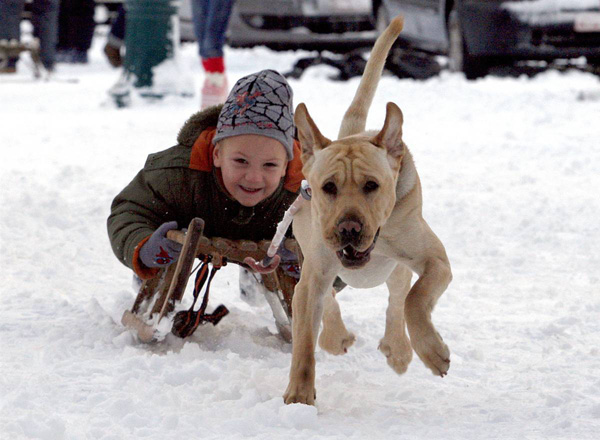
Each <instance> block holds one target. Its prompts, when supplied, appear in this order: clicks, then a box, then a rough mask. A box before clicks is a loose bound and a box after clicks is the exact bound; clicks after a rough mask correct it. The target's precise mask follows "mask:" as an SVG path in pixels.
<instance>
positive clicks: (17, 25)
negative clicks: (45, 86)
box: [0, 0, 59, 69]
mask: <svg viewBox="0 0 600 440" xmlns="http://www.w3.org/2000/svg"><path fill="white" fill-rule="evenodd" d="M24 6H25V0H0V39H8V40H12V39H15V40H20V39H21V14H22V13H23V7H24ZM58 6H59V0H33V4H32V5H31V23H32V24H33V35H34V37H36V38H38V39H39V40H40V58H41V59H42V64H43V65H44V67H46V68H47V69H52V68H53V67H54V58H55V55H56V40H57V39H58ZM14 63H16V60H12V61H11V62H10V63H9V64H13V65H14Z"/></svg>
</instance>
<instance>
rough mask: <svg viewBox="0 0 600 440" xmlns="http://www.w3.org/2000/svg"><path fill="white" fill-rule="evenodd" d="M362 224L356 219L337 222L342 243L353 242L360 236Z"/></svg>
mask: <svg viewBox="0 0 600 440" xmlns="http://www.w3.org/2000/svg"><path fill="white" fill-rule="evenodd" d="M361 230H362V225H361V224H360V222H358V221H356V220H344V221H341V222H340V223H339V224H338V232H339V234H340V237H341V238H342V242H343V244H348V243H352V242H355V241H356V240H357V239H358V237H359V236H360V231H361Z"/></svg>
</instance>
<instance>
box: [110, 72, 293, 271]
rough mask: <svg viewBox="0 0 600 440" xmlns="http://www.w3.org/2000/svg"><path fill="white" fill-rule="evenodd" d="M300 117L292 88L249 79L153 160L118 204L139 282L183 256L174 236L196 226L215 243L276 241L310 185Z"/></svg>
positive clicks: (117, 234) (115, 216)
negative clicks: (305, 183)
mask: <svg viewBox="0 0 600 440" xmlns="http://www.w3.org/2000/svg"><path fill="white" fill-rule="evenodd" d="M292 109H293V103H292V90H291V88H290V86H289V85H288V83H287V81H286V80H285V78H284V77H283V76H281V75H280V74H279V73H277V72H275V71H273V70H263V71H260V72H257V73H254V74H251V75H248V76H246V77H243V78H241V79H240V80H239V81H238V82H237V83H236V84H235V86H234V87H233V89H232V91H231V92H230V94H229V97H228V98H227V101H226V102H225V104H224V105H223V106H222V107H211V108H209V109H207V110H205V111H202V112H199V113H196V114H195V115H193V116H192V117H191V118H190V119H189V120H188V121H187V122H186V123H185V124H184V126H183V128H182V129H181V130H180V132H179V135H178V137H177V141H178V144H177V145H176V146H174V147H172V148H169V149H168V150H165V151H162V152H159V153H156V154H151V155H150V156H148V159H147V161H146V164H145V166H144V168H143V169H142V170H141V171H140V172H139V173H138V174H137V176H136V177H135V178H134V179H133V181H132V182H131V183H130V184H129V185H127V187H125V188H124V189H123V190H122V191H121V192H120V193H119V194H118V195H117V196H116V197H115V199H114V200H113V203H112V205H111V214H110V216H109V218H108V234H109V238H110V242H111V246H112V249H113V251H114V253H115V255H116V256H117V258H119V260H120V261H121V262H122V263H123V264H125V265H126V266H128V267H129V268H131V269H133V270H134V271H135V273H136V274H137V275H138V276H139V277H140V278H142V279H149V278H153V277H155V276H156V275H157V274H158V272H159V270H160V269H161V268H164V267H166V266H168V265H170V264H172V263H174V262H175V261H177V258H178V257H179V253H180V251H181V245H179V244H178V243H175V242H173V241H171V240H169V239H167V238H166V234H167V232H168V231H169V230H171V229H177V228H182V227H186V226H187V225H188V224H189V222H190V221H191V220H192V219H193V218H194V217H201V218H202V219H204V221H205V227H204V235H205V236H207V237H224V238H229V239H232V240H239V239H246V240H254V241H259V240H263V239H270V238H272V236H273V234H274V233H275V230H276V227H277V223H278V222H279V221H280V220H281V218H282V217H283V214H284V212H285V210H286V209H287V208H288V207H289V206H290V204H291V203H292V202H293V201H294V200H295V198H296V196H297V193H298V191H299V189H300V183H301V181H302V178H303V177H302V174H301V169H302V163H301V161H300V146H299V144H298V142H297V141H296V140H295V139H294V135H295V126H294V121H293V110H292Z"/></svg>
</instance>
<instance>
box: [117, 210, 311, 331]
mask: <svg viewBox="0 0 600 440" xmlns="http://www.w3.org/2000/svg"><path fill="white" fill-rule="evenodd" d="M203 230H204V221H203V220H202V219H200V218H195V219H193V220H192V221H191V222H190V224H189V227H188V229H187V230H185V231H169V232H168V233H167V237H168V238H169V239H171V240H173V241H177V242H178V243H181V244H182V245H183V248H182V250H181V255H180V257H179V259H178V260H177V263H176V264H172V265H171V266H169V267H167V268H166V269H163V270H161V272H160V273H159V275H158V276H156V277H154V278H152V279H149V280H146V281H144V282H143V283H142V285H141V287H140V289H139V292H138V294H137V297H136V299H135V302H134V304H133V307H132V308H131V310H126V311H125V312H124V313H123V317H122V319H121V322H122V324H123V325H124V326H126V327H128V328H131V329H133V330H135V331H136V332H137V334H138V336H139V338H140V340H141V341H143V342H150V341H152V340H154V339H155V335H156V330H157V326H158V324H159V323H160V321H161V320H162V319H163V318H164V317H165V316H166V315H167V314H169V313H171V312H173V311H174V310H175V305H176V304H177V303H179V302H181V299H182V297H183V294H184V292H185V289H186V286H187V284H188V279H189V278H190V277H191V275H192V274H193V272H194V268H193V266H194V263H195V261H196V259H199V260H200V261H201V264H200V266H199V268H198V269H197V274H196V280H195V284H194V301H193V304H192V306H191V307H190V309H189V310H187V311H180V312H178V313H177V314H176V315H175V317H174V319H173V327H172V330H171V332H172V333H173V334H175V335H176V336H179V337H182V338H184V337H186V336H189V335H191V334H192V333H193V332H194V331H195V330H196V328H197V327H198V326H199V325H201V324H203V323H206V322H211V323H213V325H216V324H217V323H218V322H219V321H220V319H221V318H222V317H223V316H225V315H226V314H227V313H228V311H227V309H226V308H225V307H224V306H219V307H217V308H216V309H215V311H214V312H213V313H210V314H207V313H205V311H206V306H207V303H208V296H209V289H210V282H211V281H212V277H213V276H214V275H215V273H216V271H217V270H218V269H219V268H220V267H222V266H224V265H226V264H228V263H235V264H238V265H241V266H244V267H247V266H246V265H245V264H244V259H245V258H246V257H251V258H253V259H254V260H256V261H262V260H263V259H264V258H265V257H266V256H267V250H268V248H269V245H270V244H271V242H270V241H269V240H263V241H260V242H258V243H257V242H254V241H248V240H239V241H233V240H228V239H224V238H208V237H205V236H203V235H202V234H203ZM285 247H286V248H287V249H289V250H290V251H292V252H293V253H295V254H296V255H298V256H300V248H299V246H298V245H297V243H296V241H295V240H293V239H287V240H286V241H285ZM299 260H300V262H301V259H299ZM209 264H212V269H211V270H210V274H209V270H208V267H209ZM256 276H257V277H260V283H261V285H262V287H264V288H262V289H261V290H262V291H263V293H264V295H265V298H266V299H267V302H268V303H269V306H270V307H271V309H272V311H273V316H274V318H275V324H276V326H277V329H278V331H279V334H280V335H281V337H282V338H283V339H285V340H286V341H288V342H290V341H291V316H292V295H293V292H294V286H295V285H296V282H297V279H296V278H295V277H294V276H292V275H290V274H289V273H286V272H285V271H284V270H283V269H282V268H281V267H278V268H277V269H276V270H275V271H274V272H271V273H267V274H256ZM205 285H206V291H205V293H204V297H203V299H202V305H201V306H200V309H199V310H198V311H194V306H195V304H196V300H197V299H198V297H199V296H200V291H201V290H202V288H203V287H204V286H205Z"/></svg>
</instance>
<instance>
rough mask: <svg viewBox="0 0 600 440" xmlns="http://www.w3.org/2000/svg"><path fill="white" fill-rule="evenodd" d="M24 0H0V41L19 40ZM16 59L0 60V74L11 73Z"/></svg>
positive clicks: (13, 70)
mask: <svg viewBox="0 0 600 440" xmlns="http://www.w3.org/2000/svg"><path fill="white" fill-rule="evenodd" d="M24 5H25V0H0V40H20V38H21V32H20V25H21V14H22V13H23V7H24ZM17 60H18V58H11V59H9V60H7V61H6V63H5V62H4V61H3V60H0V63H1V65H0V69H1V70H0V73H13V72H15V70H16V67H15V66H16V63H17Z"/></svg>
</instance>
